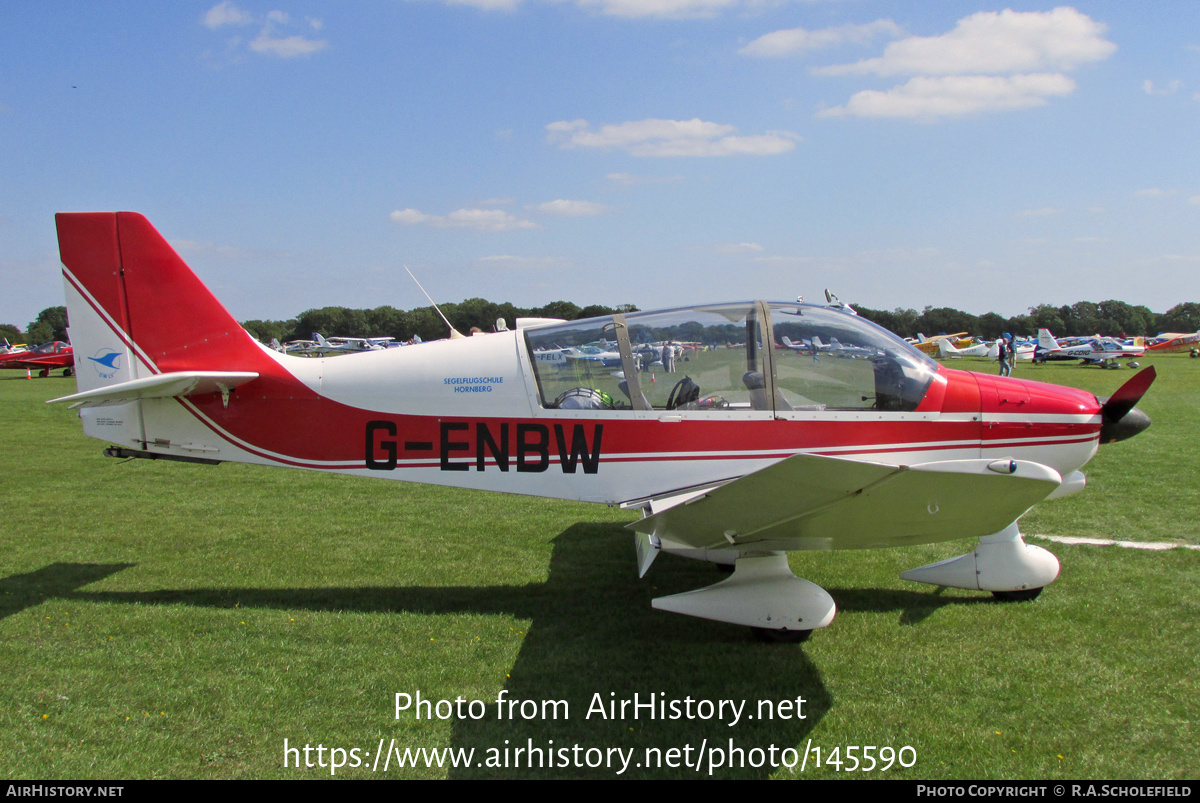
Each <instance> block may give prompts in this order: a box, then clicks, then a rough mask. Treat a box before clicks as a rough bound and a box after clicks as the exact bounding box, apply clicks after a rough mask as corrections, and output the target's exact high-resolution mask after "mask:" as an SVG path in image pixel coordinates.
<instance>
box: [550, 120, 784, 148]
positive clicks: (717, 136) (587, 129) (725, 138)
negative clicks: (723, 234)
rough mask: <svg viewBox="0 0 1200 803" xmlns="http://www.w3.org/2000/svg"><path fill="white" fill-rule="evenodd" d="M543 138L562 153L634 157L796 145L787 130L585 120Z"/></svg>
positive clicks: (559, 126) (554, 126)
mask: <svg viewBox="0 0 1200 803" xmlns="http://www.w3.org/2000/svg"><path fill="white" fill-rule="evenodd" d="M546 131H547V132H548V133H547V136H546V139H547V140H548V141H550V142H553V143H556V144H558V146H559V147H561V148H597V149H609V148H620V149H622V150H625V151H628V152H629V153H631V154H633V155H634V156H660V157H665V156H733V155H751V156H772V155H775V154H780V153H786V152H788V151H790V150H792V149H793V148H795V147H796V142H797V141H799V140H800V137H799V136H798V135H797V134H793V133H792V132H790V131H768V132H767V133H765V134H756V135H751V136H737V135H736V134H735V132H736V131H737V129H736V128H735V127H734V126H731V125H722V124H719V123H709V122H705V121H704V120H700V119H693V120H656V119H648V120H634V121H629V122H625V123H619V124H616V125H611V124H610V125H606V126H602V127H601V128H600V129H598V130H593V129H592V127H591V125H590V124H589V123H588V122H587V121H586V120H570V121H567V120H561V121H559V122H555V123H550V124H549V125H547V126H546Z"/></svg>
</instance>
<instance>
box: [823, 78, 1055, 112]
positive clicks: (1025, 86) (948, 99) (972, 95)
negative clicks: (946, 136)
mask: <svg viewBox="0 0 1200 803" xmlns="http://www.w3.org/2000/svg"><path fill="white" fill-rule="evenodd" d="M1074 89H1075V82H1074V81H1073V80H1071V79H1070V78H1068V77H1067V76H1065V75H1059V74H1056V73H1043V74H1038V75H1013V76H1007V77H1005V76H998V75H951V76H941V77H923V76H921V77H917V78H912V79H910V80H909V81H908V83H906V84H903V85H901V86H896V87H892V88H891V89H889V90H887V91H885V92H884V91H879V90H874V89H868V90H863V91H862V92H857V93H855V94H854V95H853V96H851V98H850V100H848V101H847V102H846V105H845V106H835V107H833V108H830V109H824V110H822V111H820V112H818V113H817V116H818V117H903V118H909V119H918V120H936V119H938V118H943V117H962V116H964V115H969V114H978V113H982V112H990V111H1011V110H1013V109H1028V108H1031V107H1033V106H1043V105H1045V104H1046V102H1047V101H1046V99H1047V98H1049V97H1054V96H1059V97H1061V96H1063V95H1069V94H1071V92H1073V91H1074Z"/></svg>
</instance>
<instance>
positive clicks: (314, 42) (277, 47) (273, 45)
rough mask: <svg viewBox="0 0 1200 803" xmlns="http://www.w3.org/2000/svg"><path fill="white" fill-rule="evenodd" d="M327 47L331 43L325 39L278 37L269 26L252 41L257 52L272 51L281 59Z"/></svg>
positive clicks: (251, 46)
mask: <svg viewBox="0 0 1200 803" xmlns="http://www.w3.org/2000/svg"><path fill="white" fill-rule="evenodd" d="M327 47H329V43H328V42H326V41H325V40H324V39H306V38H304V37H303V36H284V37H276V36H273V35H272V33H271V32H270V31H269V30H268V29H267V28H263V29H262V31H261V32H260V33H259V34H258V36H257V37H255V38H254V40H253V41H251V42H250V49H251V50H253V51H254V52H255V53H270V54H271V55H273V56H278V57H279V58H281V59H292V58H296V57H297V56H310V55H312V54H313V53H316V52H317V51H319V50H324V49H325V48H327Z"/></svg>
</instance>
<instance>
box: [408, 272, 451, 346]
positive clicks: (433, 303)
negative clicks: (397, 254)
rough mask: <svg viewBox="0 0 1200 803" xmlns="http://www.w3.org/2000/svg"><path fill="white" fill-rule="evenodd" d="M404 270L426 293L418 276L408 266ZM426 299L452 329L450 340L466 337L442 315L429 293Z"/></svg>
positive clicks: (426, 294)
mask: <svg viewBox="0 0 1200 803" xmlns="http://www.w3.org/2000/svg"><path fill="white" fill-rule="evenodd" d="M404 269H405V270H407V271H408V275H409V277H410V278H411V279H412V280H413V281H414V282H416V285H417V287H419V288H420V289H421V292H422V293H425V288H424V287H421V283H420V282H418V281H417V277H416V276H413V272H412V271H411V270H408V265H405V266H404ZM425 297H426V298H428V299H429V303H430V304H431V305H432V306H433V308H434V309H435V310H437V314H438V315H441V318H442V320H443V321H445V322H446V326H449V327H450V339H451V340H453V339H454V338H456V337H464V335H463V333H462V332H460V331H458V330H457V329H455V328H454V326H453V324H451V323H450V321H449V319H447V318H446V316H445V315H443V314H442V310H441V308H440V307H438V305H437V304H436V303H435V302H434V300H433V298H432V297H431V296H430V295H429V293H425Z"/></svg>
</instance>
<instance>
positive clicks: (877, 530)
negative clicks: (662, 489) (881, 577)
mask: <svg viewBox="0 0 1200 803" xmlns="http://www.w3.org/2000/svg"><path fill="white" fill-rule="evenodd" d="M1061 483H1062V478H1061V477H1060V476H1059V474H1058V472H1056V471H1054V470H1053V469H1051V468H1049V467H1048V466H1044V465H1041V464H1040V463H1033V462H1029V461H1022V460H1014V461H995V460H947V461H940V462H934V463H922V464H918V465H913V466H889V465H884V464H881V463H869V462H863V461H856V460H846V459H844V458H837V457H823V456H820V455H806V454H802V455H793V456H792V457H789V458H787V459H786V460H782V461H780V462H778V463H775V464H774V465H771V466H768V467H767V468H764V469H761V470H759V471H756V472H754V473H753V474H747V475H746V476H745V477H742V478H741V479H737V480H734V481H733V482H730V483H727V484H725V485H722V486H720V487H718V488H714V489H712V490H710V491H707V492H705V493H704V494H702V495H699V496H696V497H693V498H691V499H689V500H687V501H684V502H682V503H680V504H677V505H675V506H673V507H669V508H667V509H665V510H659V511H655V512H654V513H653V514H652V515H650V516H647V517H646V518H643V519H641V520H640V521H636V522H633V523H632V524H630V525H629V527H630V528H631V529H633V530H636V531H638V532H642V533H647V534H650V535H656V536H658V537H660V538H668V539H670V540H672V541H677V542H680V543H682V544H685V545H688V546H691V547H695V548H698V549H716V548H722V547H724V548H729V547H734V548H738V549H763V550H777V549H784V550H795V549H824V550H830V549H869V548H877V547H887V546H903V545H906V544H924V543H933V542H936V541H946V540H951V539H955V538H965V537H969V536H980V535H988V534H990V533H994V532H998V531H1000V530H1002V529H1003V528H1004V527H1006V526H1007V525H1008V524H1010V523H1012V522H1013V521H1015V520H1016V519H1017V518H1019V517H1020V516H1021V514H1022V513H1024V512H1025V511H1026V510H1028V509H1029V508H1030V507H1032V506H1033V505H1034V504H1036V503H1038V502H1040V501H1041V500H1043V499H1045V498H1046V497H1047V496H1048V495H1049V494H1051V493H1052V492H1053V491H1054V490H1055V489H1057V488H1058V486H1059V485H1060V484H1061Z"/></svg>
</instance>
